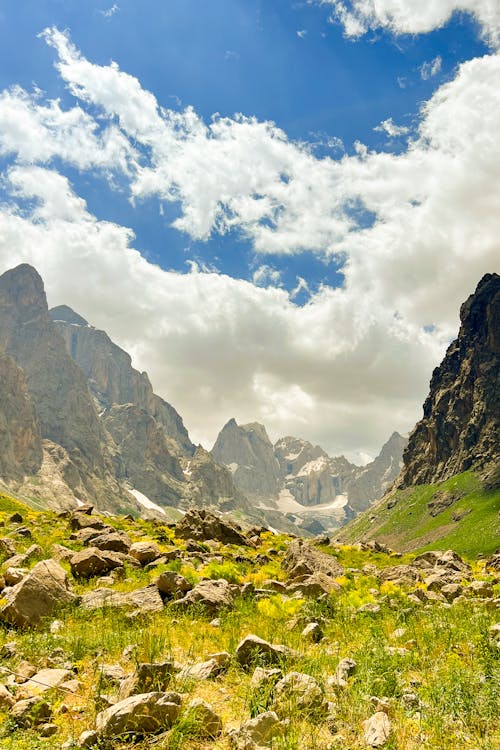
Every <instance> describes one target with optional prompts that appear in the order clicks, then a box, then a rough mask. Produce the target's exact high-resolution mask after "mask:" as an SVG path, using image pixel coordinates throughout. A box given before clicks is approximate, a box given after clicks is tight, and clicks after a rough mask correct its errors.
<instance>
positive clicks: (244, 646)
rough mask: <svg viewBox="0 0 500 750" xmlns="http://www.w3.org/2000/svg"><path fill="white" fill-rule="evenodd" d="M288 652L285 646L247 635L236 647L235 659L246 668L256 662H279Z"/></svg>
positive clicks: (255, 664)
mask: <svg viewBox="0 0 500 750" xmlns="http://www.w3.org/2000/svg"><path fill="white" fill-rule="evenodd" d="M289 654H290V651H289V649H288V648H287V647H286V646H282V645H275V644H272V643H269V642H268V641H265V640H263V639H262V638H259V637H258V636H257V635H247V636H246V637H245V638H243V640H242V641H240V643H239V644H238V646H237V647H236V660H237V661H238V664H240V665H241V666H242V667H244V668H246V669H248V668H250V667H255V666H257V664H280V663H281V662H282V661H283V660H284V659H285V658H286V657H287V656H288V655H289Z"/></svg>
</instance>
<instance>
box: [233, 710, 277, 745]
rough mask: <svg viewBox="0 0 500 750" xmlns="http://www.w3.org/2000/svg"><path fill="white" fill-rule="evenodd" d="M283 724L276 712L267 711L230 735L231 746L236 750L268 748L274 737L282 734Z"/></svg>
mask: <svg viewBox="0 0 500 750" xmlns="http://www.w3.org/2000/svg"><path fill="white" fill-rule="evenodd" d="M281 728H282V725H281V722H280V720H279V719H278V716H277V715H276V714H275V712H274V711H265V712H264V713H262V714H259V715H258V716H256V717H255V718H253V719H250V720H249V721H245V722H244V723H243V724H242V725H241V726H240V728H239V729H238V730H235V731H233V732H232V733H231V735H230V741H231V744H232V746H233V747H234V748H236V750H258V749H259V748H266V747H268V745H269V743H270V742H271V741H272V739H273V737H275V736H276V735H277V734H279V733H280V731H281Z"/></svg>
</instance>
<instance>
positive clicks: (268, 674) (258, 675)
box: [250, 667, 283, 690]
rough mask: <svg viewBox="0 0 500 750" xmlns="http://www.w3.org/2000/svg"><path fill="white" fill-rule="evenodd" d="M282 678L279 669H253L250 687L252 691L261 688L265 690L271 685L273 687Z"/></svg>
mask: <svg viewBox="0 0 500 750" xmlns="http://www.w3.org/2000/svg"><path fill="white" fill-rule="evenodd" d="M282 677H283V672H282V671H281V669H277V668H269V669H266V668H265V667H255V670H254V673H253V675H252V679H251V680H250V686H251V687H252V688H253V689H254V690H260V689H261V688H264V689H266V688H267V687H269V686H271V685H275V684H276V682H277V681H278V680H280V679H281V678H282Z"/></svg>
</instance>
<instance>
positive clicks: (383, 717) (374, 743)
mask: <svg viewBox="0 0 500 750" xmlns="http://www.w3.org/2000/svg"><path fill="white" fill-rule="evenodd" d="M363 730H364V740H365V743H366V744H367V745H369V746H370V747H382V745H385V743H386V742H387V740H388V739H389V736H390V734H391V722H390V721H389V717H388V716H387V714H386V713H385V712H384V711H377V712H376V713H374V714H373V716H370V718H369V719H366V721H364V722H363Z"/></svg>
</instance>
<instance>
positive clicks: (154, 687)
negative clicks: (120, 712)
mask: <svg viewBox="0 0 500 750" xmlns="http://www.w3.org/2000/svg"><path fill="white" fill-rule="evenodd" d="M176 671H177V670H176V668H175V665H174V663H173V662H171V661H164V662H156V663H155V662H152V663H147V662H145V663H142V664H138V665H137V667H136V669H135V672H134V674H132V675H130V676H129V677H127V678H126V679H125V680H124V681H123V682H122V684H121V687H120V695H119V697H120V700H123V699H124V698H128V697H129V696H130V695H138V694H140V693H150V692H153V691H156V692H163V691H165V689H166V688H167V686H168V683H169V682H170V679H171V677H172V675H173V674H175V672H176Z"/></svg>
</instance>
